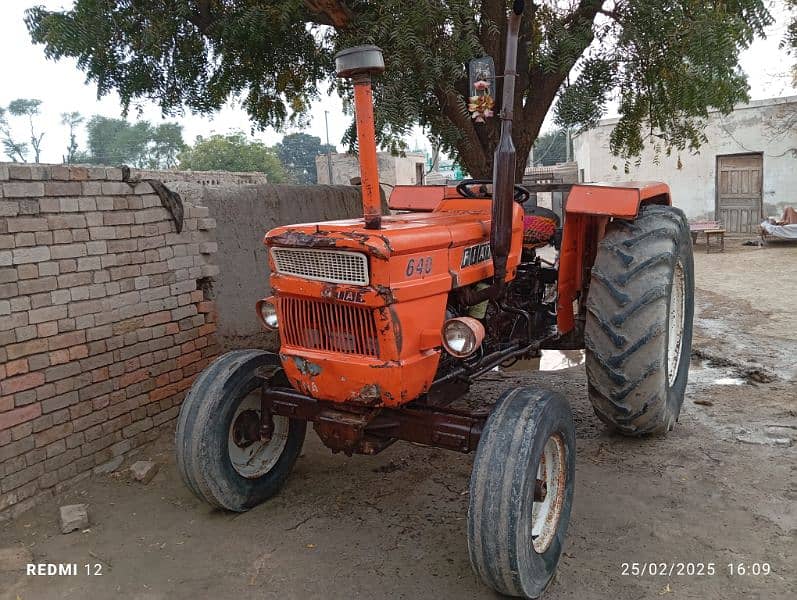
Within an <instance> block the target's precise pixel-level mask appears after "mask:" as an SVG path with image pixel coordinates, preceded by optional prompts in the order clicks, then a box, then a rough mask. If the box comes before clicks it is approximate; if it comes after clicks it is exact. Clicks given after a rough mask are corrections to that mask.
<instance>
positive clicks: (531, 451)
mask: <svg viewBox="0 0 797 600" xmlns="http://www.w3.org/2000/svg"><path fill="white" fill-rule="evenodd" d="M575 474H576V433H575V427H574V425H573V418H572V415H571V414H570V407H569V406H568V404H567V401H566V400H565V399H564V398H563V397H562V396H560V395H559V394H556V393H554V392H551V391H549V390H546V389H542V388H534V387H523V388H516V389H514V390H510V391H508V392H506V393H505V394H504V395H503V396H502V397H501V398H500V399H499V400H498V402H497V403H496V405H495V409H494V410H493V412H492V414H491V415H490V417H489V418H488V419H487V423H486V424H485V427H484V431H483V432H482V435H481V439H480V440H479V447H478V449H477V451H476V458H475V460H474V462H473V473H472V475H471V479H470V500H469V504H468V552H469V554H470V561H471V565H472V566H473V570H474V571H475V572H476V574H477V575H478V576H479V577H480V578H481V579H482V581H484V583H486V584H487V585H488V586H490V587H491V588H493V589H494V590H495V591H497V592H499V593H501V594H505V595H508V596H519V597H522V598H537V597H538V596H539V595H540V594H542V592H543V591H544V590H545V588H546V587H547V585H548V584H549V583H550V581H551V578H552V577H553V575H554V573H555V571H556V566H557V564H558V563H559V557H560V556H561V554H562V545H563V543H564V537H565V532H566V531H567V525H568V523H569V521H570V507H571V505H572V503H573V486H574V483H575Z"/></svg>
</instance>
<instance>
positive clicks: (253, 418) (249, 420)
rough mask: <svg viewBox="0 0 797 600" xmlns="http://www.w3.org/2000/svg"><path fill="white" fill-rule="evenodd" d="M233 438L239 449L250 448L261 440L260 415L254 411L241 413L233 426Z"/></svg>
mask: <svg viewBox="0 0 797 600" xmlns="http://www.w3.org/2000/svg"><path fill="white" fill-rule="evenodd" d="M232 438H233V442H235V445H236V446H238V447H239V448H248V447H249V446H251V445H252V444H254V443H255V442H256V441H258V440H259V439H260V415H258V414H257V412H256V411H254V410H245V411H243V412H241V413H240V414H239V415H238V417H237V418H236V419H235V422H234V423H233V425H232Z"/></svg>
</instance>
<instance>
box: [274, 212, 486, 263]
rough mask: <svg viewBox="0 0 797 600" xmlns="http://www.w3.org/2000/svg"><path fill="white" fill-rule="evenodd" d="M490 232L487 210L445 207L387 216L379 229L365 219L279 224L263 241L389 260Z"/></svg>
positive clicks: (476, 239) (473, 239)
mask: <svg viewBox="0 0 797 600" xmlns="http://www.w3.org/2000/svg"><path fill="white" fill-rule="evenodd" d="M489 233H490V213H489V212H488V211H484V210H457V211H449V210H446V211H439V212H432V213H420V214H419V213H414V214H400V215H391V216H385V217H382V228H381V229H377V230H374V229H366V228H365V225H364V223H363V220H362V219H345V220H340V221H326V222H323V223H307V224H300V225H290V226H285V227H277V228H275V229H272V230H271V231H269V232H268V233H267V234H266V237H265V239H264V242H265V244H266V245H267V246H282V247H293V248H338V249H343V248H345V249H349V250H358V251H360V252H365V253H367V254H369V255H371V256H374V257H377V258H381V259H389V258H391V257H393V256H398V255H402V254H411V253H417V252H422V251H433V250H438V249H442V248H450V247H452V246H461V245H465V244H469V243H476V242H480V241H487V240H488V239H489Z"/></svg>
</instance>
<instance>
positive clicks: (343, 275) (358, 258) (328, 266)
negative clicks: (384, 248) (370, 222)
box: [271, 248, 368, 285]
mask: <svg viewBox="0 0 797 600" xmlns="http://www.w3.org/2000/svg"><path fill="white" fill-rule="evenodd" d="M271 256H272V258H273V259H274V266H275V267H276V269H277V273H283V274H285V275H295V276H297V277H304V278H305V279H315V280H316V281H329V282H331V283H349V284H353V285H368V257H367V256H366V255H365V254H361V253H360V252H344V251H341V250H315V249H312V250H308V249H304V248H272V249H271Z"/></svg>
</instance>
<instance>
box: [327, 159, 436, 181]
mask: <svg viewBox="0 0 797 600" xmlns="http://www.w3.org/2000/svg"><path fill="white" fill-rule="evenodd" d="M424 161H425V157H424V155H423V154H420V153H412V152H408V153H407V154H406V156H392V155H391V154H390V153H389V152H378V153H377V163H378V168H379V181H381V182H382V183H387V184H389V185H391V186H392V185H397V184H398V185H415V184H416V183H417V182H416V181H415V164H416V163H421V164H424V165H425V162H424ZM315 164H316V170H317V172H318V183H329V173H328V171H329V168H328V166H327V156H326V154H322V155H319V156H316V159H315ZM359 176H360V162H359V160H358V159H357V157H356V156H355V155H354V154H333V155H332V183H333V184H335V185H349V184H350V182H351V179H352V178H353V177H359Z"/></svg>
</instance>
